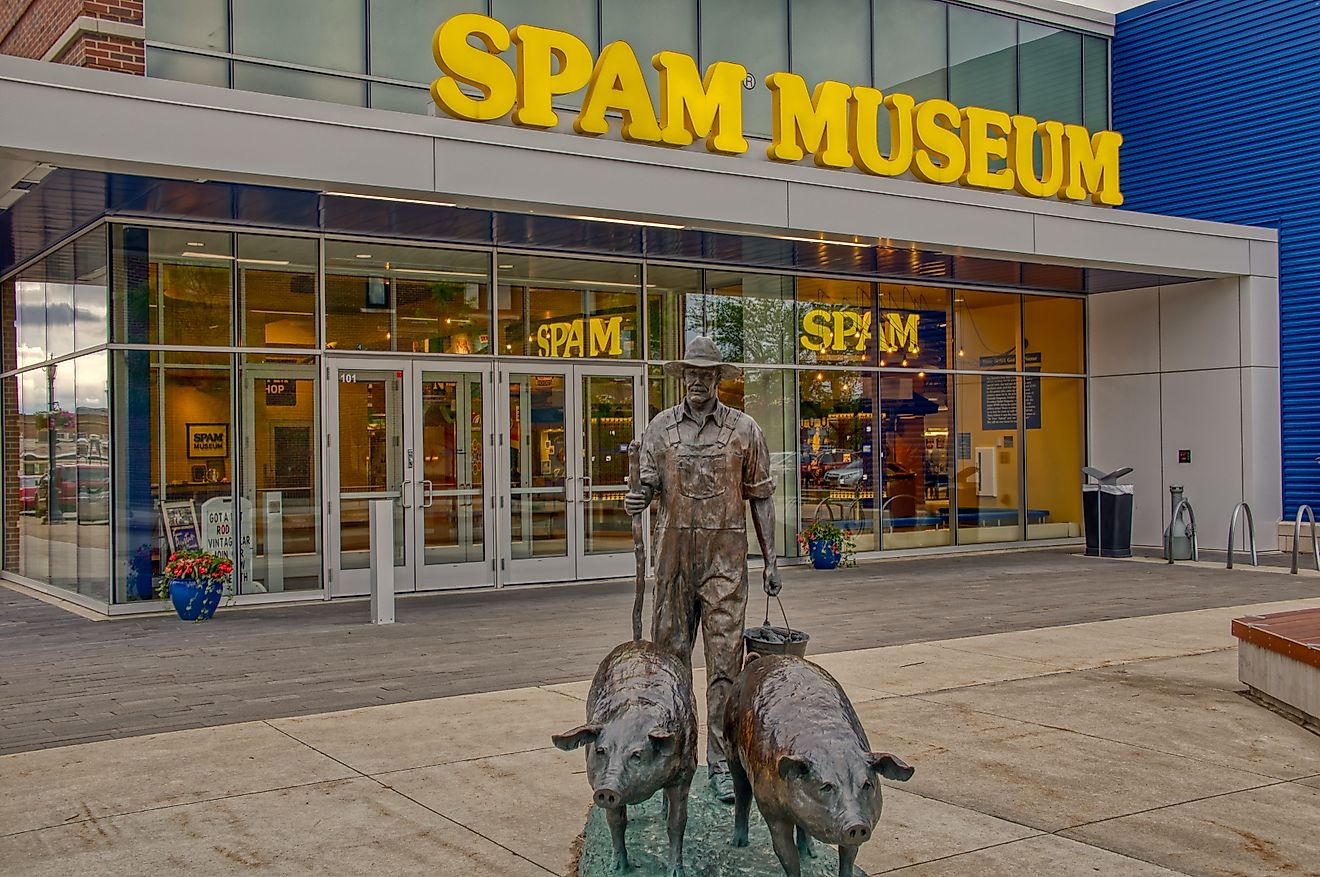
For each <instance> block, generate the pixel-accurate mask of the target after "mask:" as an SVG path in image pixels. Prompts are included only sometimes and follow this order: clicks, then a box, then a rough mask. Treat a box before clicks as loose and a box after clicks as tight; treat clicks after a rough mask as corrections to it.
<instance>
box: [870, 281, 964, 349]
mask: <svg viewBox="0 0 1320 877" xmlns="http://www.w3.org/2000/svg"><path fill="white" fill-rule="evenodd" d="M950 297H951V296H950V293H949V290H947V289H939V288H935V287H929V286H900V285H898V284H896V283H882V284H880V312H879V315H878V316H877V318H876V328H875V330H874V334H875V336H876V343H877V344H878V345H879V348H880V365H882V366H890V367H897V368H950V367H951V366H950V365H949V360H950V352H949V343H950V341H952V340H953V332H952V331H951V330H950V328H949V324H950V319H949V299H950Z"/></svg>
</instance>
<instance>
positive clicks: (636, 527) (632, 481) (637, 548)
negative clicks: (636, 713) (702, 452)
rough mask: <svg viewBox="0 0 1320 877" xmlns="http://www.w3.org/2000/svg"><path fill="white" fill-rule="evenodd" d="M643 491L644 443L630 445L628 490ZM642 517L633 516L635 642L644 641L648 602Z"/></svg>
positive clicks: (630, 443)
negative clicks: (644, 622)
mask: <svg viewBox="0 0 1320 877" xmlns="http://www.w3.org/2000/svg"><path fill="white" fill-rule="evenodd" d="M641 489H642V443H641V442H639V441H636V440H634V441H632V442H629V443H628V490H629V491H633V492H636V491H640V490H641ZM642 536H643V534H642V516H641V515H640V514H636V515H633V516H632V537H633V556H634V557H636V558H637V596H636V597H634V598H633V617H632V623H633V641H634V642H641V639H642V604H643V603H644V602H645V601H646V542H645V541H644V539H643V538H642Z"/></svg>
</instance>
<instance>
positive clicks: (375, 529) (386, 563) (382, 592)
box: [368, 499, 394, 624]
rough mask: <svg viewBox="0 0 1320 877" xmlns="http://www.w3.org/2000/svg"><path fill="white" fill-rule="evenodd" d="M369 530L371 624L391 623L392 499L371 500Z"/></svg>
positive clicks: (392, 614) (392, 597) (392, 588)
mask: <svg viewBox="0 0 1320 877" xmlns="http://www.w3.org/2000/svg"><path fill="white" fill-rule="evenodd" d="M368 519H369V521H370V525H371V529H370V534H371V623H372V624H393V623H394V500H392V499H373V500H371V503H370V511H369V513H368Z"/></svg>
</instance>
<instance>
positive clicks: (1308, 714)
mask: <svg viewBox="0 0 1320 877" xmlns="http://www.w3.org/2000/svg"><path fill="white" fill-rule="evenodd" d="M1232 630H1233V636H1235V637H1237V639H1238V679H1240V680H1241V681H1242V682H1243V683H1244V684H1245V685H1246V686H1247V687H1248V688H1249V689H1251V693H1252V694H1253V695H1255V696H1256V697H1257V698H1259V699H1260V700H1261V701H1263V702H1265V703H1266V704H1268V705H1269V706H1272V707H1274V708H1276V709H1278V710H1280V711H1282V712H1284V713H1286V714H1288V715H1291V716H1292V717H1293V718H1295V719H1297V720H1298V721H1300V722H1301V723H1302V725H1303V726H1305V727H1307V728H1310V729H1311V730H1312V731H1316V732H1317V733H1320V608H1317V609H1298V610H1294V611H1292V612H1275V613H1273V614H1271V615H1247V616H1244V617H1242V618H1234V619H1233V628H1232Z"/></svg>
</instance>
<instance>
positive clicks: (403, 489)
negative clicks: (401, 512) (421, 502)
mask: <svg viewBox="0 0 1320 877" xmlns="http://www.w3.org/2000/svg"><path fill="white" fill-rule="evenodd" d="M411 484H412V479H410V478H405V479H403V481H402V482H400V483H399V505H400V506H402V507H403V508H405V509H410V508H412V503H410V502H408V487H409V485H411Z"/></svg>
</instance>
